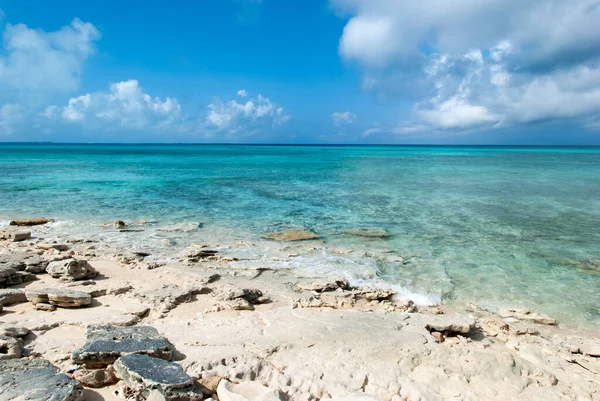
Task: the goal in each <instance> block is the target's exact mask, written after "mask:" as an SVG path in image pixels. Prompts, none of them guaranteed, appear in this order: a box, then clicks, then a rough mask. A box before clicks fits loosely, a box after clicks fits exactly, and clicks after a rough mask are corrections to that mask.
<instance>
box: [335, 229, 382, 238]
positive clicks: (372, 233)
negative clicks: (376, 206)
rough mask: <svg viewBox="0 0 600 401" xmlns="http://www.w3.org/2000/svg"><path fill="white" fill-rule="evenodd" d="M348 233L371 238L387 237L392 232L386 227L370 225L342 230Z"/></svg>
mask: <svg viewBox="0 0 600 401" xmlns="http://www.w3.org/2000/svg"><path fill="white" fill-rule="evenodd" d="M342 233H344V234H346V235H353V236H357V237H369V238H386V237H390V236H391V234H390V233H389V232H388V231H387V230H386V229H385V228H377V227H369V228H347V229H345V230H342Z"/></svg>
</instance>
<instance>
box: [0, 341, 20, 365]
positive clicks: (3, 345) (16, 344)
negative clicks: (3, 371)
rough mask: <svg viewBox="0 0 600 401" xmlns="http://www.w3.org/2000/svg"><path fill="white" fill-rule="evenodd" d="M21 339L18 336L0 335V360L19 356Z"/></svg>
mask: <svg viewBox="0 0 600 401" xmlns="http://www.w3.org/2000/svg"><path fill="white" fill-rule="evenodd" d="M22 354H23V341H22V340H21V339H19V338H15V337H9V336H2V335H0V360H5V359H16V358H20V357H21V356H22Z"/></svg>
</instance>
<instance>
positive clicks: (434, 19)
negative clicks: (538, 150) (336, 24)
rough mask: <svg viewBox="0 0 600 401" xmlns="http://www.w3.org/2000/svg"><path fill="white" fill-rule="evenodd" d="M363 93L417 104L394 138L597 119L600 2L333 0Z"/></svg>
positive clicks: (343, 45) (343, 46)
mask: <svg viewBox="0 0 600 401" xmlns="http://www.w3.org/2000/svg"><path fill="white" fill-rule="evenodd" d="M331 4H332V6H333V7H334V8H335V9H336V11H338V12H339V13H341V14H346V15H347V16H349V17H350V19H349V21H348V23H347V25H346V27H345V29H344V32H343V35H342V37H341V39H340V47H339V51H340V54H341V56H342V57H343V58H345V59H346V60H349V61H353V62H356V63H357V64H358V65H359V66H361V68H362V70H363V73H364V78H363V88H364V89H365V90H376V91H379V92H381V93H383V94H386V95H397V94H402V95H403V96H407V95H408V94H410V96H411V97H412V98H413V100H414V102H415V103H414V108H413V117H412V119H411V121H409V122H403V123H400V124H399V125H398V126H397V127H396V128H394V129H393V131H394V132H396V133H412V134H415V133H417V132H433V131H436V130H442V131H443V130H447V131H460V130H472V129H491V128H496V127H503V126H510V125H519V124H529V123H534V122H540V121H551V120H557V119H577V120H578V121H582V123H584V124H585V121H587V120H589V119H590V118H592V119H594V116H598V115H600V24H598V21H600V1H599V0H573V1H569V2H567V1H563V0H547V1H530V2H523V1H520V0H485V1H481V0H456V1H451V2H449V1H445V0H423V1H419V2H414V1H409V0H331Z"/></svg>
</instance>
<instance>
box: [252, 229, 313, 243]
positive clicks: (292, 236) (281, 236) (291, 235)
mask: <svg viewBox="0 0 600 401" xmlns="http://www.w3.org/2000/svg"><path fill="white" fill-rule="evenodd" d="M263 238H264V239H270V240H276V241H305V240H311V239H319V238H321V237H320V236H319V235H318V234H317V233H315V232H313V231H309V230H284V231H280V232H276V233H272V234H266V235H263Z"/></svg>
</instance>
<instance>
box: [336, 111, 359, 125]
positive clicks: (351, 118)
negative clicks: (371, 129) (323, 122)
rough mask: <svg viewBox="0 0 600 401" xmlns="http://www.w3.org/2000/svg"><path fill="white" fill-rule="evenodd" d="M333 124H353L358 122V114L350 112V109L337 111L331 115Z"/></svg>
mask: <svg viewBox="0 0 600 401" xmlns="http://www.w3.org/2000/svg"><path fill="white" fill-rule="evenodd" d="M331 120H332V122H333V125H335V126H336V127H341V126H342V125H346V124H353V123H355V122H356V114H353V113H350V112H349V111H344V112H338V111H336V112H335V113H333V114H332V115H331Z"/></svg>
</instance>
